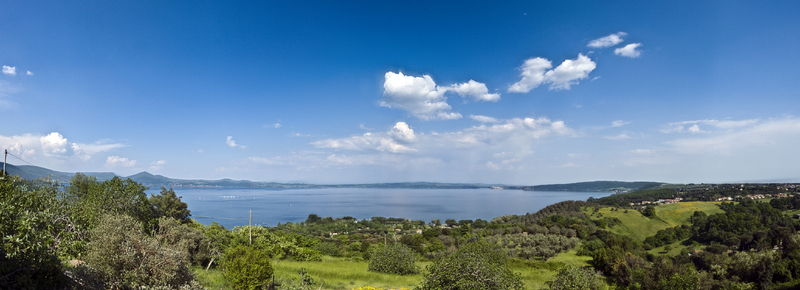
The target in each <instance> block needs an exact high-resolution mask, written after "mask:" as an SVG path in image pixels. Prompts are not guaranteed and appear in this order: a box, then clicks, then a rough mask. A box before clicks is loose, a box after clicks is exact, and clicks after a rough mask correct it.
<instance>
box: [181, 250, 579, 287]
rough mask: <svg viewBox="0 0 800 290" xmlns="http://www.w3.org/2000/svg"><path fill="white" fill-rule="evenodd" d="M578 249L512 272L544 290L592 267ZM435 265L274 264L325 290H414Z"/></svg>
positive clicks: (217, 276)
mask: <svg viewBox="0 0 800 290" xmlns="http://www.w3.org/2000/svg"><path fill="white" fill-rule="evenodd" d="M577 249H578V248H575V249H572V250H570V251H567V252H563V253H561V254H559V255H558V256H555V257H553V258H550V260H549V261H538V260H534V261H527V260H523V259H515V260H512V261H511V263H510V265H509V266H510V267H511V270H512V271H513V272H515V273H519V274H520V276H522V282H523V283H524V284H525V289H541V288H543V287H544V286H545V283H546V282H547V281H549V280H552V279H553V277H554V276H555V274H556V272H557V271H558V269H560V268H561V267H563V266H565V265H576V266H580V267H586V266H588V265H589V263H588V262H589V261H590V260H591V259H592V258H591V257H585V256H578V255H577V252H578V250H577ZM430 263H431V262H429V261H425V262H417V266H419V267H420V269H421V270H422V273H420V274H417V275H406V276H400V275H389V274H381V273H375V272H369V271H367V266H368V263H367V262H366V261H350V260H349V259H347V258H335V257H330V256H324V257H323V260H322V261H321V262H297V261H286V260H273V261H272V267H273V269H274V275H275V282H276V283H277V284H279V285H289V284H292V283H296V282H297V281H299V279H300V275H299V274H298V271H299V270H300V268H306V271H307V273H308V275H309V276H311V277H312V278H313V279H314V280H315V281H316V282H317V285H316V286H315V289H316V288H318V287H322V289H331V290H339V289H348V290H349V289H354V288H359V287H364V286H372V287H375V288H383V289H399V288H409V289H413V288H414V287H416V286H417V285H419V283H420V282H421V281H422V278H423V273H424V271H425V266H426V265H429V264H430ZM192 270H193V271H194V273H195V277H196V279H197V281H198V282H200V284H202V285H203V286H205V287H206V288H208V289H224V290H227V289H233V288H232V287H230V286H229V285H226V283H225V278H224V277H223V276H222V272H221V271H219V270H218V269H213V268H212V269H210V270H208V271H205V268H202V267H194V268H193V269H192Z"/></svg>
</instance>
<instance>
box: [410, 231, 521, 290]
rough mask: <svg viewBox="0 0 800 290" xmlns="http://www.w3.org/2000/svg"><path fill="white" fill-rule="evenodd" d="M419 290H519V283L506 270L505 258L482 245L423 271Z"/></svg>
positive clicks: (497, 250)
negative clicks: (424, 272) (426, 271)
mask: <svg viewBox="0 0 800 290" xmlns="http://www.w3.org/2000/svg"><path fill="white" fill-rule="evenodd" d="M427 270H428V273H426V274H425V277H424V278H423V281H422V283H421V284H420V286H419V289H421V290H433V289H437V290H443V289H449V290H457V289H460V290H467V289H486V290H495V289H496V290H501V289H502V290H505V289H522V288H523V285H522V280H521V278H520V277H519V275H518V274H514V273H513V272H511V270H510V269H509V268H508V256H507V255H506V253H504V252H503V250H502V249H500V248H499V247H497V246H494V245H491V244H489V243H486V242H475V243H469V244H467V245H465V246H464V247H462V248H461V249H459V250H458V251H457V252H455V253H453V254H450V255H448V256H445V257H443V258H441V259H439V260H436V261H434V262H433V264H431V265H429V266H428V267H427Z"/></svg>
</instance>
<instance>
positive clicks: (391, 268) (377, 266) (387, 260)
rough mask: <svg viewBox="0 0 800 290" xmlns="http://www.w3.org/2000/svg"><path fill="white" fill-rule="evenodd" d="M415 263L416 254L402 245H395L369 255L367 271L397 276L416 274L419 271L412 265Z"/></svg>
mask: <svg viewBox="0 0 800 290" xmlns="http://www.w3.org/2000/svg"><path fill="white" fill-rule="evenodd" d="M416 261H417V253H416V252H414V251H413V250H411V248H409V247H408V246H406V245H404V244H400V243H395V244H391V245H386V246H383V247H380V248H378V250H377V251H375V253H373V254H372V255H370V259H369V271H373V272H379V273H386V274H398V275H408V274H417V273H419V269H418V268H417V266H416V265H414V263H415V262H416Z"/></svg>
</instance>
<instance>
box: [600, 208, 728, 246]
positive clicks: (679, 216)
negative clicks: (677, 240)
mask: <svg viewBox="0 0 800 290" xmlns="http://www.w3.org/2000/svg"><path fill="white" fill-rule="evenodd" d="M719 204H720V202H679V203H673V204H664V205H659V206H656V217H655V218H652V219H651V218H647V217H645V216H643V215H642V213H641V212H639V211H638V210H632V209H628V212H627V213H625V210H624V209H620V210H615V211H612V210H611V209H612V208H611V207H604V208H601V209H600V211H599V212H598V213H601V214H603V217H615V218H618V219H619V220H620V221H622V224H621V225H615V226H613V227H611V229H610V231H611V232H614V233H616V234H620V235H625V236H629V237H631V238H633V239H636V240H638V241H644V239H645V238H647V237H649V236H652V235H655V234H656V232H658V231H659V230H663V229H666V228H671V227H675V226H678V225H682V224H688V220H689V217H691V216H692V214H694V212H695V211H702V212H705V213H706V214H708V215H712V214H716V213H722V210H721V209H720V208H719V206H718V205H719ZM593 217H594V218H599V216H598V215H597V214H596V213H595V214H594V215H593Z"/></svg>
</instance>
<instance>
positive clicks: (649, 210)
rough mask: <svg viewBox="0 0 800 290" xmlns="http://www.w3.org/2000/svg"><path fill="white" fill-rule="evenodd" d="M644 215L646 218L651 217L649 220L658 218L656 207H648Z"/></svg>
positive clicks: (643, 212)
mask: <svg viewBox="0 0 800 290" xmlns="http://www.w3.org/2000/svg"><path fill="white" fill-rule="evenodd" d="M642 215H643V216H646V217H649V218H655V217H656V207H654V206H652V205H648V206H647V207H645V209H644V210H643V211H642Z"/></svg>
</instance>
